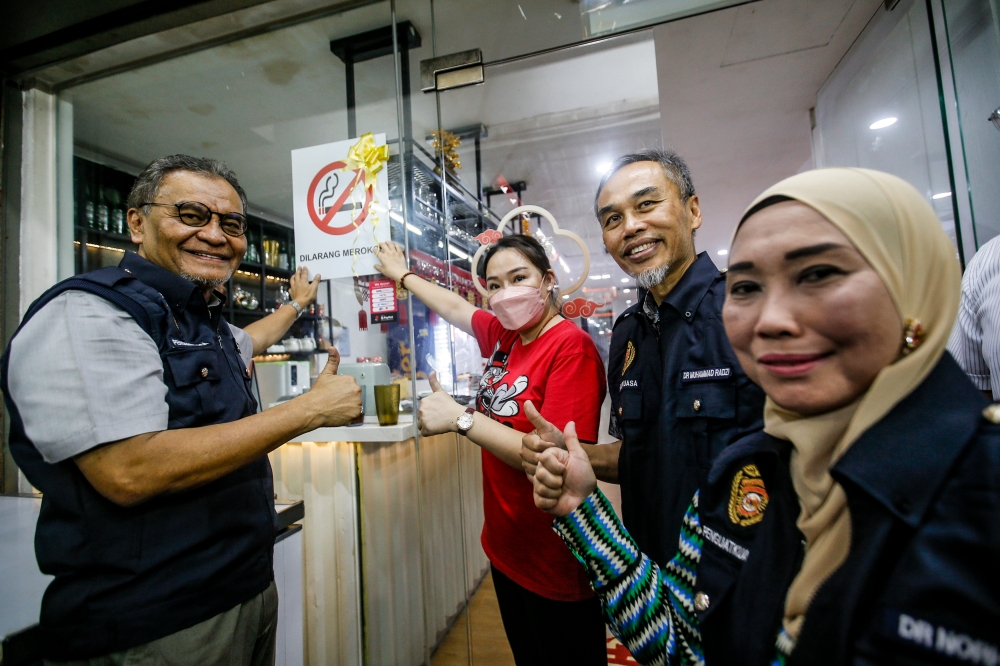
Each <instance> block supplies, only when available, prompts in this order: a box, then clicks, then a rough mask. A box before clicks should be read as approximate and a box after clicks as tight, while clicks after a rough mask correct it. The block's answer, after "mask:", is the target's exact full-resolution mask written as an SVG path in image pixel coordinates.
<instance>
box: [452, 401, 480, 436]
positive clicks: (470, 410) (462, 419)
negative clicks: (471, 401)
mask: <svg viewBox="0 0 1000 666" xmlns="http://www.w3.org/2000/svg"><path fill="white" fill-rule="evenodd" d="M475 413H476V410H475V408H474V407H466V408H465V413H464V414H462V415H461V416H459V417H458V420H457V421H456V423H458V431H459V432H469V428H471V427H472V415H473V414H475Z"/></svg>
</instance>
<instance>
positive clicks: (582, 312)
mask: <svg viewBox="0 0 1000 666" xmlns="http://www.w3.org/2000/svg"><path fill="white" fill-rule="evenodd" d="M605 305H606V304H605V303H595V302H594V301H588V300H587V299H586V298H581V297H577V298H574V299H573V300H572V301H567V302H565V303H563V306H562V316H563V317H566V318H567V319H576V318H577V317H589V316H591V315H592V314H594V313H595V312H597V309H598V308H603V307H604V306H605Z"/></svg>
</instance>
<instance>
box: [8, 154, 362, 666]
mask: <svg viewBox="0 0 1000 666" xmlns="http://www.w3.org/2000/svg"><path fill="white" fill-rule="evenodd" d="M128 204H129V211H128V224H129V231H130V232H131V235H132V240H133V242H134V243H135V244H136V245H138V253H132V252H129V253H126V255H125V257H124V258H123V259H122V261H121V263H120V264H119V265H118V266H117V267H108V268H103V269H100V270H97V271H94V272H93V273H88V274H86V275H81V276H77V277H74V278H70V279H69V280H65V281H63V282H61V283H59V284H57V285H56V286H55V287H53V288H52V289H50V290H49V291H48V292H46V293H45V294H43V295H42V296H41V297H40V298H39V299H38V300H37V301H35V303H34V304H33V305H32V306H31V308H29V310H28V312H27V313H26V314H25V317H24V320H23V321H22V323H21V326H20V328H19V329H18V331H17V332H16V333H15V334H14V337H13V339H12V341H11V343H10V346H9V347H8V348H7V351H6V352H5V353H4V355H3V358H2V359H0V372H2V388H3V392H4V398H5V400H6V404H7V408H8V410H9V414H10V420H11V428H10V440H9V441H10V449H11V453H12V454H13V456H14V459H15V460H16V462H17V463H18V465H19V466H20V468H21V470H22V471H23V472H24V474H25V476H26V477H27V478H28V480H29V481H30V482H31V483H32V485H34V486H35V487H36V488H38V489H39V490H41V491H42V493H43V499H42V509H41V513H40V514H39V519H38V527H37V531H36V538H35V551H36V556H37V558H38V563H39V567H40V568H41V570H42V572H44V573H47V574H51V575H53V576H54V577H55V578H54V580H53V581H52V583H51V584H50V585H49V588H48V589H47V590H46V593H45V596H44V598H43V601H42V609H41V620H40V625H41V632H42V641H41V643H42V650H43V654H44V657H45V659H46V663H67V662H68V663H75V664H88V665H89V666H103V665H105V664H107V665H109V666H110V665H112V664H125V663H127V664H135V665H144V664H166V663H169V664H199V665H214V664H219V665H221V664H227V665H228V664H273V663H274V656H275V629H276V622H277V620H276V617H277V602H278V600H277V593H276V592H275V586H274V580H273V579H274V576H273V571H272V557H273V555H272V548H273V541H274V536H275V532H276V527H277V517H276V514H275V512H274V504H273V498H274V495H273V484H272V478H271V468H270V465H269V464H268V460H267V455H266V454H267V453H268V452H269V451H272V450H273V449H275V448H277V447H278V446H281V445H282V444H283V443H285V442H286V441H288V440H289V439H291V438H292V437H295V436H296V435H299V434H301V433H304V432H308V431H310V430H313V429H315V428H318V427H323V426H337V425H345V424H347V423H348V422H350V421H351V420H352V419H353V418H354V417H356V416H357V415H358V414H359V413H360V411H361V394H360V389H359V388H358V386H357V384H356V383H355V381H354V379H352V378H350V377H343V376H338V375H337V374H336V373H337V366H338V364H339V357H338V356H337V354H336V353H335V352H332V353H331V357H330V362H329V363H328V364H327V366H326V368H325V369H324V370H323V372H322V373H321V374H320V376H319V378H318V379H317V381H316V383H315V384H314V385H313V388H312V390H310V391H309V392H308V393H306V394H304V395H302V396H300V397H298V398H296V399H294V400H291V401H289V402H287V403H284V404H282V405H279V406H277V407H275V408H273V409H269V410H267V411H265V412H262V413H257V404H256V402H255V400H254V398H253V395H252V393H251V390H250V381H251V380H250V375H251V373H250V370H249V368H250V359H251V356H252V355H253V354H255V353H260V352H262V351H263V350H265V349H266V348H267V347H268V346H270V345H271V344H273V343H274V342H276V341H277V340H279V339H280V338H281V336H282V335H283V334H284V332H285V331H286V330H287V329H288V327H289V326H290V325H291V324H292V322H293V321H295V319H296V317H297V316H298V314H300V313H301V310H302V308H303V307H304V306H306V305H308V303H309V302H310V301H311V300H312V299H313V298H314V297H315V294H316V287H317V285H318V280H319V276H317V277H316V278H315V279H314V280H313V282H309V281H308V279H307V277H306V276H305V274H304V273H301V272H300V273H297V274H296V275H295V276H294V277H293V278H292V284H291V293H292V296H293V299H294V300H293V302H292V304H291V305H289V306H288V307H282V308H280V309H279V310H278V311H277V312H276V313H274V314H272V315H270V316H268V317H265V318H264V319H262V320H261V321H259V322H257V323H255V324H253V325H251V326H249V327H247V329H246V330H240V329H239V328H236V327H234V326H232V325H231V324H228V323H227V322H225V320H223V319H222V306H223V303H224V301H225V295H224V294H222V293H221V292H220V291H219V290H218V287H220V286H222V285H223V284H225V283H226V282H227V281H228V280H229V278H230V277H231V276H232V274H233V272H234V271H235V270H236V268H237V266H239V263H240V260H241V259H242V258H243V253H244V252H245V251H246V247H247V240H246V236H245V235H244V234H245V231H246V227H247V220H246V217H245V212H246V195H245V194H244V192H243V189H242V188H241V187H240V185H239V183H238V182H237V180H236V176H235V175H234V174H233V173H232V172H231V171H230V170H229V169H228V168H226V166H225V165H223V164H222V163H220V162H218V161H216V160H211V159H196V158H192V157H188V156H185V155H172V156H169V157H164V158H161V159H157V160H155V161H154V162H152V163H151V164H150V165H149V166H148V167H147V168H146V169H145V170H144V171H143V172H142V173H141V174H140V175H139V177H138V178H137V179H136V182H135V185H134V187H133V189H132V192H131V194H130V195H129V200H128Z"/></svg>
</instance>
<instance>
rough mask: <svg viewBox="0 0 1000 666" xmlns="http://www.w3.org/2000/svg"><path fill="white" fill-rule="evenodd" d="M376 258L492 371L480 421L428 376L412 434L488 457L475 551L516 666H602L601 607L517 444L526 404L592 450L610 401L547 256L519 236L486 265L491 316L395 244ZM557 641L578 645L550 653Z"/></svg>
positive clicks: (478, 411) (496, 249)
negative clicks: (443, 439) (488, 574)
mask: <svg viewBox="0 0 1000 666" xmlns="http://www.w3.org/2000/svg"><path fill="white" fill-rule="evenodd" d="M378 258H379V261H380V262H381V263H380V265H377V266H376V268H378V269H379V270H380V271H381V272H382V273H383V274H384V275H386V276H387V277H390V278H392V279H394V280H397V281H400V282H401V283H403V286H404V287H406V288H407V289H409V290H410V291H411V292H413V295H414V296H416V297H417V298H419V299H420V300H421V301H422V302H423V303H424V304H425V305H427V307H429V308H430V309H432V310H434V311H435V312H437V313H438V314H439V315H441V316H442V317H444V319H445V320H447V321H448V322H449V323H450V324H451V325H452V326H456V327H457V328H459V329H461V330H463V331H465V332H466V333H468V334H470V335H473V336H475V338H476V340H477V341H478V342H479V348H480V350H481V351H482V354H483V356H484V357H486V358H488V359H489V362H488V364H487V367H486V370H485V372H484V373H483V378H482V380H481V381H480V383H479V393H478V396H477V398H476V407H475V409H473V408H471V407H470V408H468V409H466V408H465V407H463V406H462V405H460V404H458V403H457V402H455V400H454V399H453V398H452V397H451V396H450V395H448V394H447V393H446V392H444V391H442V390H440V386H438V385H437V382H436V379H435V378H434V376H433V373H432V387H433V388H434V389H435V391H434V393H432V394H431V395H430V396H427V397H426V398H424V399H423V400H421V401H420V410H419V412H418V423H419V425H420V431H421V433H422V434H424V435H433V434H439V433H442V432H464V434H465V435H466V437H468V438H469V439H470V440H471V441H473V442H474V443H476V444H478V445H479V446H480V447H481V448H482V449H483V505H484V512H485V523H484V525H483V534H482V544H483V550H485V551H486V555H487V557H489V559H490V564H491V565H492V567H491V568H492V575H493V582H494V585H495V587H496V592H497V601H498V603H499V605H500V615H501V617H502V619H503V624H504V630H505V631H506V633H507V640H508V642H509V643H510V647H511V651H512V652H513V653H514V661H515V662H516V663H517V664H518V666H525V665H531V664H554V663H571V664H601V665H602V666H604V665H605V664H607V651H606V643H605V628H604V619H603V617H602V615H601V606H600V603H598V601H597V599H596V598H595V597H594V594H593V591H592V590H591V588H590V585H589V584H588V581H587V577H586V573H585V571H584V569H583V567H582V566H581V565H580V563H579V562H577V561H576V559H574V558H573V557H572V556H571V555H570V554H569V552H568V551H567V550H566V548H565V547H563V545H562V542H561V541H560V540H559V537H557V536H556V534H555V533H554V532H553V531H552V517H551V516H549V515H547V514H545V513H543V512H542V511H541V510H539V509H538V508H536V507H535V503H534V499H533V494H532V485H531V482H530V481H529V480H528V478H527V477H526V476H525V474H524V472H523V471H522V469H521V458H520V450H521V436H522V435H523V434H524V433H528V432H531V431H532V430H533V429H534V426H533V425H532V424H531V422H530V421H529V420H528V418H527V416H525V413H524V405H525V403H526V402H528V401H529V400H530V401H531V403H532V405H533V406H534V407H535V409H537V410H538V411H539V412H540V413H541V415H542V416H543V417H544V418H545V419H546V420H548V421H549V422H551V423H552V424H553V425H555V426H557V427H558V428H564V427H565V426H566V424H567V423H568V422H569V421H574V422H575V423H576V428H577V432H578V433H579V435H580V439H581V440H584V441H589V442H595V443H596V442H597V429H598V423H599V421H600V414H601V405H602V404H603V402H604V395H605V390H606V388H605V386H606V381H605V375H604V364H603V362H602V361H601V357H600V355H599V354H598V352H597V347H596V346H595V345H594V342H593V340H591V339H590V336H589V335H587V334H586V333H585V332H583V331H582V330H580V328H579V327H577V326H575V325H573V323H572V322H570V321H567V320H566V319H563V317H562V316H560V314H559V302H558V300H557V299H558V296H557V294H556V275H555V272H554V271H553V270H552V266H551V265H550V263H549V259H548V257H547V256H546V255H545V250H544V249H543V248H542V246H541V245H540V244H539V243H538V241H536V240H535V239H533V238H531V237H530V236H522V235H515V236H506V237H504V238H501V239H500V241H499V242H498V243H496V244H495V245H493V246H491V247H490V248H489V249H488V250H487V251H486V252H485V253H484V254H483V261H482V272H483V273H484V274H485V278H486V288H487V290H488V291H489V293H490V307H491V308H492V309H493V313H490V312H486V311H485V310H481V309H479V308H477V307H475V306H474V305H471V304H470V303H469V302H468V301H466V300H465V299H464V298H462V297H461V296H459V295H458V294H455V293H453V292H451V291H449V290H448V289H445V288H443V287H440V286H438V285H435V284H433V283H431V282H428V281H426V280H424V279H422V278H421V277H419V276H418V275H416V274H414V273H412V272H409V271H408V270H407V264H406V259H405V257H404V255H403V253H402V251H401V249H400V248H399V246H397V245H395V244H393V243H382V244H380V245H379V254H378ZM470 417H471V418H470ZM470 424H471V425H470ZM465 426H469V427H468V428H466V427H465ZM553 632H556V634H555V635H563V636H572V637H573V640H570V641H558V642H555V641H552V640H551V636H552V635H553Z"/></svg>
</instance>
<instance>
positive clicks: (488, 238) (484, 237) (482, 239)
mask: <svg viewBox="0 0 1000 666" xmlns="http://www.w3.org/2000/svg"><path fill="white" fill-rule="evenodd" d="M501 238H503V234H502V233H500V232H499V231H497V230H496V229H487V230H486V231H484V232H483V233H481V234H479V235H478V236H476V237H475V239H476V240H477V241H479V244H480V245H492V244H493V243H496V242H497V241H499V240H500V239H501Z"/></svg>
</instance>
